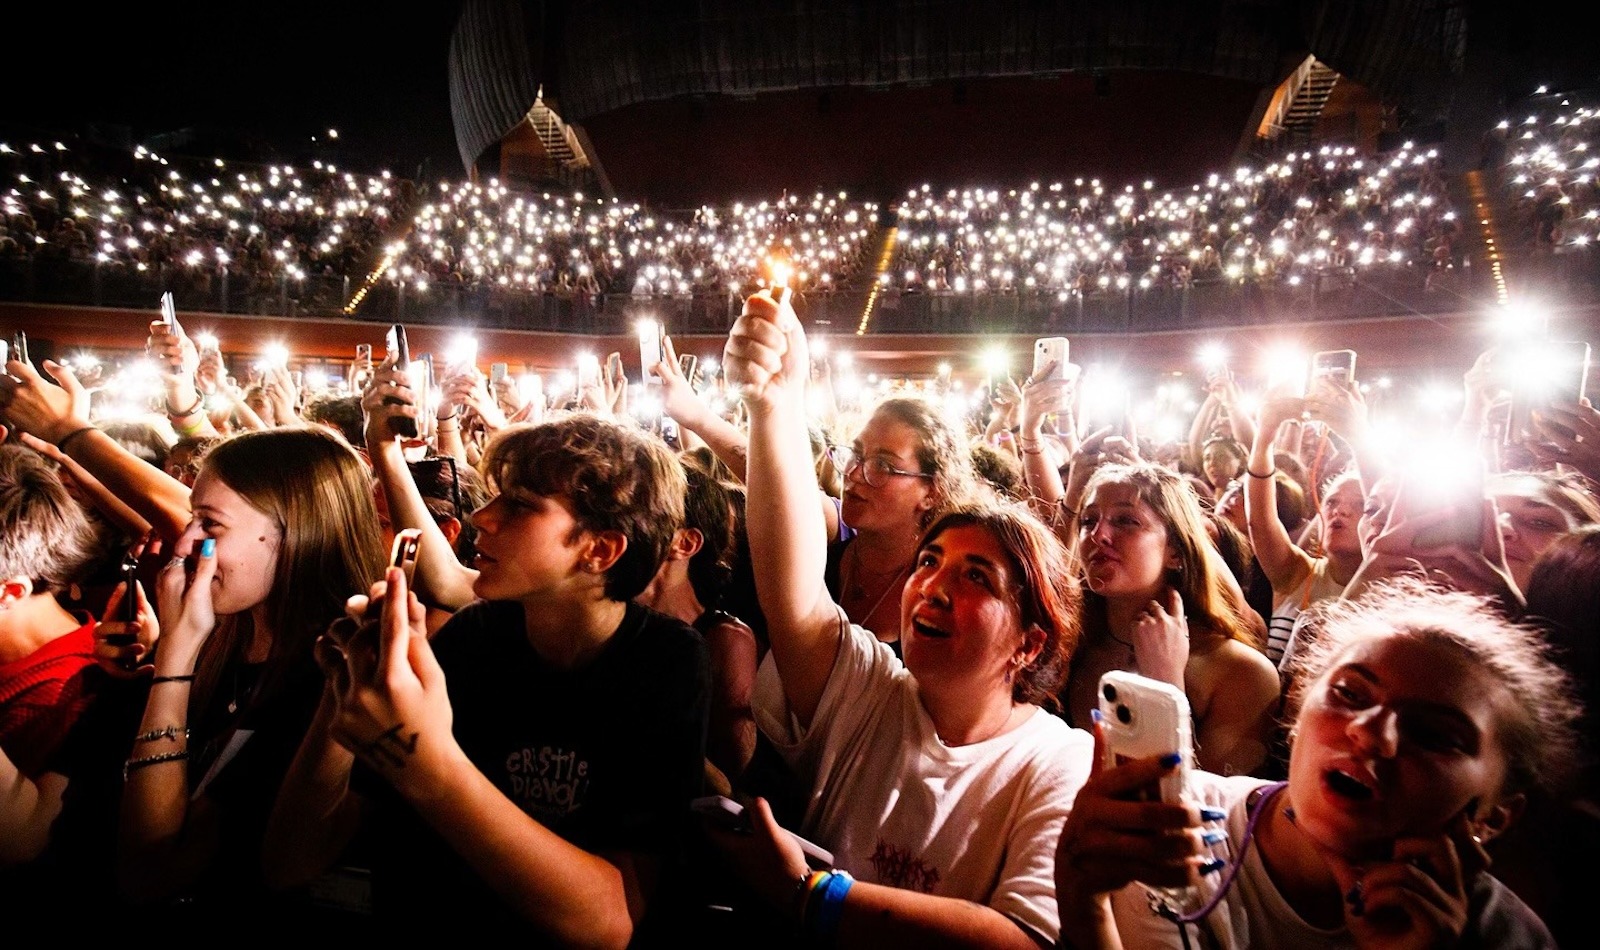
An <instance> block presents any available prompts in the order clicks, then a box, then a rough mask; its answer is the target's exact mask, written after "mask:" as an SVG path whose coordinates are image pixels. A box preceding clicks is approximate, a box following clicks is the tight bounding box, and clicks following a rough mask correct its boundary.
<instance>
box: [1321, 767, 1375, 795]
mask: <svg viewBox="0 0 1600 950" xmlns="http://www.w3.org/2000/svg"><path fill="white" fill-rule="evenodd" d="M1322 779H1323V781H1324V782H1326V783H1327V786H1328V790H1329V791H1331V792H1333V793H1334V794H1335V795H1338V796H1339V797H1341V798H1347V799H1349V800H1351V801H1355V802H1369V801H1372V799H1373V798H1374V797H1376V792H1374V791H1373V789H1372V786H1370V785H1368V784H1367V783H1366V782H1364V781H1362V780H1361V779H1358V778H1356V777H1355V776H1353V775H1351V774H1350V773H1348V772H1345V771H1343V770H1341V769H1329V770H1328V771H1326V772H1324V773H1323V774H1322Z"/></svg>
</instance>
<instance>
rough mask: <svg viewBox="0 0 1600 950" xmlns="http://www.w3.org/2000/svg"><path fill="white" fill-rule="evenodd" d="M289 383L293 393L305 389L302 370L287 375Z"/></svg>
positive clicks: (304, 375)
mask: <svg viewBox="0 0 1600 950" xmlns="http://www.w3.org/2000/svg"><path fill="white" fill-rule="evenodd" d="M289 382H291V383H293V384H294V388H295V392H299V391H300V390H302V389H304V388H306V374H305V372H304V371H303V370H298V369H297V370H293V371H291V372H290V373H289Z"/></svg>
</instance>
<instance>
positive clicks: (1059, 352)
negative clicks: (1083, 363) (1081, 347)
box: [1029, 336, 1072, 380]
mask: <svg viewBox="0 0 1600 950" xmlns="http://www.w3.org/2000/svg"><path fill="white" fill-rule="evenodd" d="M1070 349H1071V347H1070V345H1069V344H1068V342H1067V338H1066V337H1064V336H1050V337H1043V338H1040V339H1037V340H1034V341H1033V373H1032V375H1031V376H1030V377H1029V378H1030V379H1039V378H1040V376H1039V374H1040V373H1042V372H1044V369H1045V367H1047V366H1049V367H1051V369H1050V375H1049V377H1048V378H1049V379H1063V380H1064V379H1067V378H1068V373H1069V372H1071V370H1069V369H1068V367H1070V366H1071V365H1072V364H1071V362H1070V361H1069V360H1068V359H1067V356H1068V353H1069V351H1070Z"/></svg>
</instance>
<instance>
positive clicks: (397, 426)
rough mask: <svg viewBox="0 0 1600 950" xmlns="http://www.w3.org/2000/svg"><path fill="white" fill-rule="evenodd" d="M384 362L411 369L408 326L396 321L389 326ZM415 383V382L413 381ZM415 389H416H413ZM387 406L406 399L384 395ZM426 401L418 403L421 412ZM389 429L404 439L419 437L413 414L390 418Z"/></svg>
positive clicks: (400, 404)
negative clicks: (407, 338)
mask: <svg viewBox="0 0 1600 950" xmlns="http://www.w3.org/2000/svg"><path fill="white" fill-rule="evenodd" d="M384 349H385V353H384V358H383V361H384V364H385V365H386V366H390V367H396V368H399V369H404V370H407V371H410V369H411V345H410V343H409V342H408V341H407V340H406V328H405V327H403V326H401V325H400V324H398V323H396V324H393V325H392V326H390V327H389V332H388V333H387V334H386V335H385V338H384ZM413 385H414V383H413ZM413 391H415V390H413ZM383 404H384V405H386V406H402V405H405V400H403V399H401V398H400V397H398V396H385V397H383ZM425 406H426V404H425V403H420V402H419V403H417V410H418V411H419V412H420V411H422V410H423V409H424V408H425ZM389 431H390V432H393V433H394V434H395V435H397V436H399V437H400V438H402V439H415V438H416V437H417V420H416V419H415V418H413V417H411V416H393V417H391V418H390V419H389Z"/></svg>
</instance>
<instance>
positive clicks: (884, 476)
mask: <svg viewBox="0 0 1600 950" xmlns="http://www.w3.org/2000/svg"><path fill="white" fill-rule="evenodd" d="M828 457H829V458H831V459H832V460H833V467H834V468H836V469H838V470H839V476H840V477H841V478H845V479H848V478H849V477H850V474H851V473H852V472H854V471H855V470H856V469H858V468H859V469H861V480H862V481H864V482H866V483H867V484H868V485H871V486H872V487H873V488H882V487H883V486H884V484H885V483H887V482H888V481H889V479H890V477H891V476H894V475H902V476H904V477H906V478H927V479H931V478H933V474H932V473H931V472H908V471H906V470H905V469H903V468H895V467H894V466H893V465H890V464H889V463H888V462H886V461H884V460H883V459H881V458H879V457H877V456H871V457H868V458H862V457H861V456H859V455H857V454H856V453H855V451H854V450H852V449H849V448H846V447H845V446H842V445H835V446H833V447H831V448H829V449H828Z"/></svg>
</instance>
